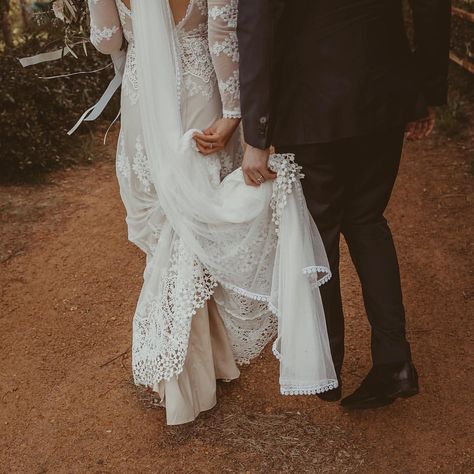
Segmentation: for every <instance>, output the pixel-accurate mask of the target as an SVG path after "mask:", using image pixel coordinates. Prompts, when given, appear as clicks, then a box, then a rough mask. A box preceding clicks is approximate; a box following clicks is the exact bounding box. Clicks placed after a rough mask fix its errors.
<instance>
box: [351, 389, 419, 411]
mask: <svg viewBox="0 0 474 474" xmlns="http://www.w3.org/2000/svg"><path fill="white" fill-rule="evenodd" d="M418 393H419V390H418V389H417V388H410V389H408V390H399V391H398V392H396V393H394V394H393V395H389V396H387V397H385V398H377V399H374V400H373V401H370V402H366V403H360V404H354V405H346V406H344V405H342V406H343V407H344V408H346V409H348V410H370V409H372V408H382V407H386V406H388V405H391V404H392V403H393V402H395V400H397V399H398V398H403V399H407V398H410V397H414V396H415V395H418Z"/></svg>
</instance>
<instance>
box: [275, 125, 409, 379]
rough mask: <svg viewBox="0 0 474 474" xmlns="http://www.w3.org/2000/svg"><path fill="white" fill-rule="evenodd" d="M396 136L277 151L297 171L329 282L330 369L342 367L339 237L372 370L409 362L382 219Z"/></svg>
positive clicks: (395, 162) (396, 157) (396, 156)
mask: <svg viewBox="0 0 474 474" xmlns="http://www.w3.org/2000/svg"><path fill="white" fill-rule="evenodd" d="M402 146H403V132H402V131H400V130H396V131H390V132H385V133H379V134H374V135H371V136H365V137H354V138H349V139H344V140H340V141H337V142H332V143H325V144H315V145H300V146H296V147H286V146H285V147H280V148H278V150H277V151H278V152H287V153H295V154H296V161H297V162H298V163H299V164H300V165H301V166H302V167H303V173H304V174H305V178H304V179H303V180H302V184H303V189H304V193H305V196H306V200H307V204H308V208H309V210H310V212H311V214H312V215H313V217H314V220H315V222H316V224H317V226H318V229H319V232H320V233H321V237H322V239H323V242H324V245H325V247H326V252H327V254H328V258H329V263H330V266H331V270H332V273H333V278H332V279H331V280H330V281H329V283H327V284H325V285H323V286H322V287H321V295H322V298H323V303H324V308H325V312H326V320H327V327H328V333H329V339H330V343H331V351H332V356H333V360H334V365H335V367H336V370H337V372H338V373H340V371H341V368H342V363H343V359H344V313H343V309H342V300H341V288H340V278H339V240H340V234H341V233H342V234H343V235H344V238H345V240H346V242H347V245H348V247H349V251H350V254H351V257H352V261H353V263H354V265H355V268H356V270H357V273H358V275H359V278H360V281H361V284H362V292H363V297H364V303H365V309H366V312H367V316H368V318H369V321H370V325H371V327H372V361H373V363H374V365H378V364H390V363H397V362H404V361H408V360H410V359H411V355H410V347H409V344H408V342H407V340H406V336H405V310H404V307H403V302H402V290H401V284H400V272H399V267H398V260H397V254H396V251H395V246H394V243H393V239H392V234H391V232H390V228H389V226H388V224H387V221H386V219H385V217H384V212H385V208H386V207H387V204H388V202H389V199H390V195H391V193H392V189H393V185H394V183H395V179H396V177H397V173H398V168H399V165H400V157H401V152H402Z"/></svg>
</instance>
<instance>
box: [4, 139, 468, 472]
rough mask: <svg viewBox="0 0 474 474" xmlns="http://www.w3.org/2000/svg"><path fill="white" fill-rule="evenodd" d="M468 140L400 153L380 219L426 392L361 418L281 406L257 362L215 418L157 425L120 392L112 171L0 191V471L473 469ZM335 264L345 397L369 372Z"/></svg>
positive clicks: (136, 398)
mask: <svg viewBox="0 0 474 474" xmlns="http://www.w3.org/2000/svg"><path fill="white" fill-rule="evenodd" d="M465 143H466V142H465ZM472 143H473V142H472V141H471V142H470V145H469V147H467V146H466V145H464V147H463V146H462V145H461V144H456V143H454V142H447V141H444V142H443V143H441V144H436V143H434V142H431V143H429V144H427V145H425V146H424V147H423V148H422V147H421V146H418V145H411V146H410V147H409V148H408V149H407V151H406V154H405V158H404V161H403V166H402V171H401V176H400V180H399V182H398V186H397V189H396V192H395V195H394V199H393V201H392V206H391V208H390V211H389V217H390V219H391V223H392V228H393V229H394V233H395V236H396V240H397V245H398V249H399V253H400V260H401V268H402V273H403V280H404V288H405V298H406V306H407V311H408V323H409V337H410V339H411V341H412V343H413V352H414V358H415V361H416V363H417V366H418V369H419V371H420V376H421V380H420V382H421V388H422V393H421V394H420V396H418V397H415V398H413V399H410V400H408V401H405V402H400V403H396V404H394V405H392V406H390V407H386V408H383V409H380V410H377V411H369V412H363V413H346V412H344V411H343V410H341V408H340V407H339V406H338V405H329V404H324V403H322V402H320V401H319V400H318V399H315V398H304V397H296V398H293V397H290V398H284V397H281V396H279V394H278V367H277V363H276V361H275V360H274V359H273V357H272V356H271V355H270V354H269V352H268V351H267V352H265V354H264V355H263V356H262V357H261V360H259V361H256V362H255V363H254V364H253V365H251V366H250V367H249V368H246V369H244V370H243V375H242V377H241V379H240V380H239V381H237V382H235V383H233V384H231V385H228V386H222V387H220V395H219V404H218V406H217V407H216V408H215V409H214V410H213V411H211V412H210V413H208V414H205V415H204V416H202V417H201V418H200V419H199V420H198V421H197V422H196V423H194V424H192V425H189V426H186V427H181V428H167V427H166V426H165V420H164V414H163V412H162V411H161V410H160V409H153V406H152V400H149V399H144V397H143V395H142V394H141V393H138V392H137V391H136V390H135V388H134V387H133V384H132V383H131V378H130V362H129V354H126V351H127V349H128V348H129V345H130V331H131V317H132V314H133V310H134V305H135V302H136V298H137V295H138V292H139V288H140V283H141V272H142V267H143V258H142V256H141V255H140V253H139V251H138V250H136V249H135V248H133V247H132V245H131V244H129V243H127V240H126V230H125V225H124V220H123V219H124V213H123V209H122V207H121V203H120V201H119V196H118V192H117V186H116V183H115V179H114V169H113V164H112V161H111V159H106V160H102V161H100V162H99V164H97V165H95V166H94V167H92V168H85V169H76V170H70V171H66V172H61V173H58V174H56V175H55V176H54V177H53V183H52V184H51V185H49V186H44V187H41V188H4V189H0V211H1V216H2V217H1V221H0V223H1V228H0V237H1V238H2V242H1V246H0V261H1V262H2V263H0V272H1V274H0V285H1V298H2V299H1V307H0V309H1V313H0V348H1V349H0V358H1V368H0V429H1V436H0V472H1V473H8V474H10V473H28V474H40V473H68V474H69V473H114V474H115V473H119V474H121V473H127V474H128V473H158V472H159V473H181V472H183V473H184V472H193V473H214V472H215V473H218V472H219V473H220V472H235V473H244V472H248V473H254V472H255V473H259V472H271V473H273V472H298V473H299V472H315V473H316V472H318V473H319V472H323V473H324V472H335V473H343V472H361V473H372V472H373V473H392V472H393V473H422V472H423V473H424V472H427V473H432V472H445V473H467V472H473V471H474V463H473V460H472V457H471V455H472V451H471V449H472V446H471V444H472V438H471V439H470V435H471V434H472V432H473V431H474V430H473V414H472V411H471V408H472V394H473V392H474V384H473V366H472V361H473V360H474V359H473V345H472V331H473V328H472V315H473V304H472V303H473V299H474V286H473V278H472V277H473V270H472V245H473V243H472V236H473V222H474V219H473V217H474V215H473V201H474V191H473V187H472V172H473V171H472V169H470V168H469V166H471V167H472V164H471V163H469V162H468V160H469V157H472V155H473V151H474V147H473V145H472ZM99 153H103V150H100V151H99ZM343 260H344V261H343V270H342V273H343V275H344V281H343V284H344V297H345V306H346V310H347V321H348V331H347V332H348V340H347V343H348V348H347V354H348V356H347V359H346V365H345V371H344V374H343V376H344V381H345V392H346V393H348V392H349V391H350V390H352V389H353V388H355V387H356V386H357V384H358V383H359V382H360V380H361V378H362V377H363V376H364V375H365V374H366V372H367V370H368V368H369V367H370V359H369V346H368V341H369V337H368V325H367V322H366V319H365V316H364V312H363V308H362V304H361V298H360V294H359V288H358V285H357V284H356V277H355V274H354V271H353V269H352V267H351V266H350V264H349V261H348V258H347V252H346V251H344V259H343ZM120 354H124V355H120ZM116 356H119V357H117V358H116V359H115V360H113V361H112V359H113V358H115V357H116Z"/></svg>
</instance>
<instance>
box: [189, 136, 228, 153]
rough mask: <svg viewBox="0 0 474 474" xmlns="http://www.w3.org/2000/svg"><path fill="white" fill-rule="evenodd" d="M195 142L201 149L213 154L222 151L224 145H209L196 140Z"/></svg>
mask: <svg viewBox="0 0 474 474" xmlns="http://www.w3.org/2000/svg"><path fill="white" fill-rule="evenodd" d="M195 142H196V143H197V144H199V145H200V146H201V147H202V148H204V149H206V150H210V151H211V152H213V153H214V152H216V151H221V150H223V149H224V145H222V144H221V143H209V142H205V141H204V140H199V139H197V138H196V139H195Z"/></svg>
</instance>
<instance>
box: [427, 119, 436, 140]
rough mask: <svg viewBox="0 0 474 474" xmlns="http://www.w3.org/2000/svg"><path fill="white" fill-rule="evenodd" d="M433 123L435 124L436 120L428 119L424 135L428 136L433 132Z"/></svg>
mask: <svg viewBox="0 0 474 474" xmlns="http://www.w3.org/2000/svg"><path fill="white" fill-rule="evenodd" d="M435 124H436V120H433V119H430V120H429V122H428V130H427V132H426V135H425V136H427V137H429V136H430V135H431V134H432V133H433V130H434V128H435Z"/></svg>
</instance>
